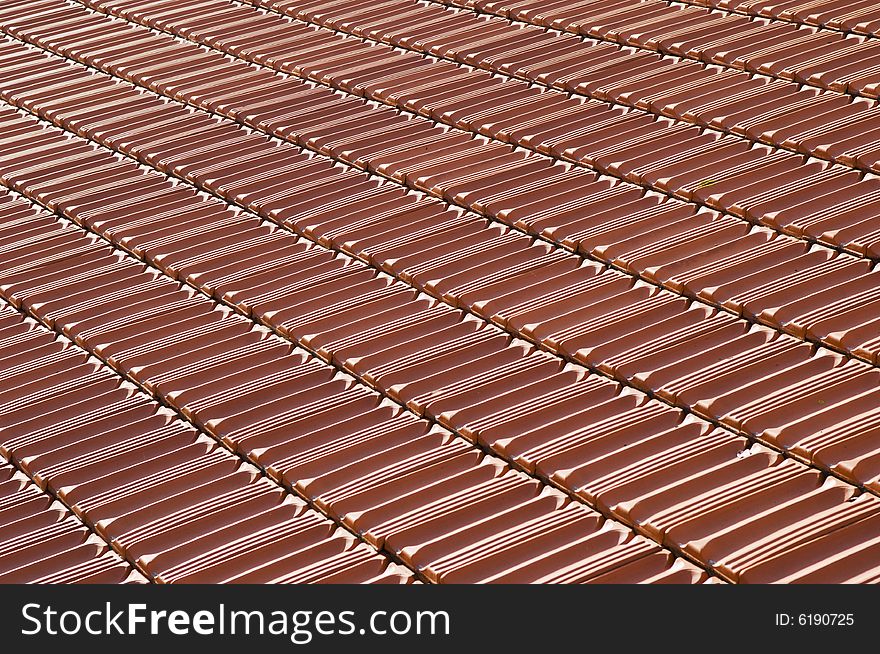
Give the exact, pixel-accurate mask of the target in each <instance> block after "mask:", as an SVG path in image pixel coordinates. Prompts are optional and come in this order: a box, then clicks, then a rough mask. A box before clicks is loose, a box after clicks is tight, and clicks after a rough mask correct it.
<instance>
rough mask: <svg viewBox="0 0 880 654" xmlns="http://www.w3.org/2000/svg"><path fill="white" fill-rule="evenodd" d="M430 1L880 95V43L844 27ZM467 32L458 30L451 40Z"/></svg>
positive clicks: (614, 8) (724, 15) (628, 7)
mask: <svg viewBox="0 0 880 654" xmlns="http://www.w3.org/2000/svg"><path fill="white" fill-rule="evenodd" d="M350 1H351V2H357V0H350ZM800 1H801V2H803V0H800ZM280 2H282V3H283V4H285V5H295V6H301V7H318V8H319V10H322V9H325V8H326V7H325V6H324V5H325V4H326V3H322V2H321V0H313V1H312V2H301V1H300V0H293V2H291V1H290V0H280ZM428 2H429V3H430V4H438V5H442V6H453V7H460V8H463V9H468V10H471V11H473V12H476V13H477V14H488V15H490V16H493V17H494V16H500V17H503V18H504V19H508V20H510V21H516V22H523V23H527V24H530V25H535V26H540V27H543V28H550V29H555V30H561V31H564V32H570V33H574V34H579V35H583V36H585V37H591V38H594V39H600V40H603V41H610V42H612V43H617V44H620V45H623V46H629V47H634V48H638V49H646V50H655V51H658V52H660V53H662V54H666V55H674V56H678V57H682V58H688V59H694V60H697V61H701V62H704V63H708V64H719V65H722V66H725V67H731V68H736V69H740V70H745V71H748V72H751V73H756V74H761V75H770V76H773V77H778V78H780V79H786V80H792V81H795V82H798V83H799V84H809V85H812V86H816V87H819V88H824V89H830V90H833V91H835V92H839V93H851V94H853V95H863V96H866V97H870V98H877V97H878V94H880V67H878V65H877V64H876V62H877V59H878V55H880V43H878V42H877V41H874V40H873V39H871V40H865V39H864V38H862V37H860V36H857V35H847V34H841V33H840V32H838V31H827V30H824V29H819V30H816V29H814V28H809V27H803V26H801V25H796V24H792V23H790V22H778V21H775V20H753V19H752V18H750V17H745V16H739V15H735V14H731V13H728V12H726V11H718V10H715V9H710V8H703V7H692V6H687V5H682V4H680V3H670V2H666V1H664V0H611V1H609V0H592V1H591V2H583V0H567V1H566V2H561V3H552V4H550V5H549V6H548V4H547V3H538V2H535V1H534V0H532V1H530V2H511V1H510V0H428ZM336 4H337V3H333V5H334V6H335V5H336ZM359 5H360V7H361V8H362V9H361V10H362V11H366V9H365V8H366V7H367V5H366V3H365V2H362V1H361V2H359ZM484 18H485V17H484ZM469 22H470V24H471V26H472V27H471V34H472V35H473V34H474V33H475V32H474V31H473V26H476V25H481V24H482V25H483V29H484V30H486V31H489V32H490V33H491V28H492V27H494V26H495V25H497V24H498V21H497V20H495V19H489V20H479V19H477V18H472V19H471V20H470V21H469ZM435 23H436V21H435ZM435 23H427V25H431V27H429V28H428V32H429V33H432V34H434V33H435V31H434V30H433V26H434V24H435ZM447 27H448V26H447ZM461 36H463V35H462V34H455V35H453V36H452V37H450V40H453V39H458V38H460V37H461Z"/></svg>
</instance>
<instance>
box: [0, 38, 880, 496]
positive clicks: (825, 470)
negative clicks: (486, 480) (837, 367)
mask: <svg viewBox="0 0 880 654" xmlns="http://www.w3.org/2000/svg"><path fill="white" fill-rule="evenodd" d="M34 47H37V48H38V49H41V50H45V48H42V47H41V46H34ZM54 56H56V57H59V58H62V59H65V60H67V61H73V60H71V59H69V58H67V57H64V56H62V55H54ZM79 65H82V66H86V67H88V68H93V67H91V66H88V65H87V64H79ZM99 72H100V73H101V74H103V75H108V73H105V72H103V71H99ZM108 76H109V77H112V78H113V79H119V78H116V77H115V76H113V75H108ZM122 81H123V82H124V83H127V84H129V85H131V86H133V87H135V86H136V85H134V84H132V83H131V82H128V81H127V80H122ZM147 92H148V93H150V94H154V95H158V96H159V97H165V98H166V99H167V97H166V96H161V95H160V94H158V93H156V92H154V91H152V90H149V89H147ZM3 102H4V103H5V104H8V105H9V106H10V107H14V108H16V109H17V110H19V111H23V112H27V113H29V114H31V115H33V116H34V117H35V118H36V119H37V120H38V121H39V122H41V123H44V124H46V125H51V126H53V127H55V128H56V129H61V130H62V131H65V132H68V133H71V132H70V131H69V130H66V129H64V128H62V127H59V126H57V125H54V124H53V123H51V122H49V121H47V120H45V119H43V118H41V117H40V116H39V115H38V114H37V113H36V112H35V111H32V110H30V109H28V108H21V107H17V106H16V105H13V104H11V103H8V102H5V101H3ZM173 102H178V103H180V104H186V105H189V106H195V105H192V104H191V103H183V102H180V101H177V100H173ZM196 109H198V110H201V111H205V110H203V109H199V108H198V107H196ZM207 113H210V114H211V115H214V116H215V117H219V118H221V119H223V120H231V119H227V118H225V117H224V116H222V115H219V114H214V113H213V112H207ZM232 122H238V121H232ZM239 124H240V125H242V126H243V127H245V128H248V129H250V128H249V127H248V126H247V125H244V124H243V123H239ZM77 136H79V135H77ZM79 138H83V139H85V140H88V141H89V142H91V143H93V144H94V145H96V146H97V147H99V148H101V149H104V150H108V151H110V152H115V153H117V154H118V155H119V156H121V157H124V158H127V159H131V160H132V161H134V162H136V163H138V164H139V165H142V166H146V165H145V164H141V162H140V161H139V160H138V159H136V158H134V157H133V156H131V155H129V154H127V153H124V152H122V151H119V150H115V149H113V148H109V147H107V146H105V145H103V144H101V143H99V142H97V141H94V140H93V139H91V138H88V137H82V136H80V137H79ZM288 143H289V144H290V145H293V146H294V147H297V148H299V149H301V150H306V149H310V148H306V147H304V146H300V145H298V144H296V143H290V142H288ZM312 152H314V153H316V154H317V155H319V156H321V157H324V158H327V159H331V160H334V161H336V162H337V163H341V164H342V165H344V166H347V167H350V168H352V169H355V170H360V169H358V168H356V167H354V166H351V165H350V164H347V163H345V162H343V161H340V160H336V159H333V158H331V157H327V155H324V154H322V153H320V152H318V151H317V150H312ZM147 167H148V166H147ZM151 169H152V168H151ZM152 170H154V171H155V172H156V173H157V174H159V175H161V176H163V177H165V178H167V179H169V180H172V179H173V180H179V182H180V183H182V184H184V185H186V186H188V187H191V188H193V189H196V190H198V191H200V192H202V193H207V194H209V195H211V196H213V197H216V198H218V199H220V200H221V201H222V202H224V204H227V205H228V206H234V207H236V208H239V209H243V210H244V211H245V212H247V213H248V214H249V215H251V216H253V217H254V218H255V219H257V220H260V221H261V222H263V221H264V220H265V221H268V222H271V223H273V224H275V225H276V226H279V227H281V228H282V229H284V230H285V231H287V232H289V233H291V234H292V235H294V236H295V237H296V236H302V237H303V238H305V240H308V241H311V242H312V243H314V244H315V245H318V246H319V247H320V248H322V249H324V250H328V251H334V252H337V253H339V254H342V255H344V256H346V257H349V258H354V259H357V260H358V261H360V262H361V263H365V264H366V265H367V267H369V268H371V269H372V270H374V271H376V273H377V274H387V275H389V276H390V277H393V278H395V279H397V280H398V281H401V282H402V283H404V284H406V285H407V286H410V287H411V288H413V289H415V290H416V291H421V292H426V293H427V294H429V295H431V296H432V297H435V298H436V296H435V295H433V293H429V292H427V289H425V290H423V289H419V288H418V287H415V286H413V285H412V284H410V283H409V282H406V281H405V280H403V279H401V278H400V277H398V276H397V275H396V274H394V273H388V272H386V271H383V270H379V269H377V268H375V267H374V266H373V265H371V264H369V263H368V262H364V261H363V259H361V258H359V257H356V256H355V257H353V256H352V255H350V254H348V253H345V252H344V251H341V250H337V249H336V248H333V247H327V246H326V245H323V244H321V243H318V242H317V241H316V240H314V239H313V238H311V237H309V236H306V235H305V234H299V233H298V232H296V231H294V230H292V229H291V228H290V227H289V226H288V225H286V224H284V223H279V222H276V221H275V220H274V219H271V218H270V219H263V218H262V217H260V216H259V215H257V214H254V213H253V212H251V210H250V209H249V208H247V207H246V206H243V205H239V204H231V203H229V202H228V201H227V200H226V199H225V198H222V197H221V196H217V195H216V194H215V193H213V192H210V191H206V190H202V189H200V188H199V187H198V186H196V185H194V184H193V183H192V182H190V181H188V180H186V179H185V178H182V177H176V176H172V175H169V174H167V173H163V172H162V171H158V170H155V169H152ZM380 178H381V176H380ZM391 181H392V182H393V183H394V184H395V185H397V186H403V185H402V184H399V183H398V182H397V181H396V180H391ZM404 188H407V187H405V186H404ZM428 195H430V194H428ZM431 197H435V199H436V196H431ZM444 203H445V204H447V205H449V204H453V205H454V206H459V207H460V208H462V209H464V210H465V211H467V212H469V213H472V214H474V215H475V216H479V217H480V218H482V219H484V220H485V219H486V216H484V215H482V214H479V213H477V212H476V211H474V210H472V209H471V208H470V207H468V206H466V205H463V204H462V205H459V204H454V203H449V202H444ZM488 220H489V221H490V222H497V223H498V224H501V225H502V226H504V227H508V228H509V227H510V226H509V225H506V224H504V223H500V222H499V221H496V220H494V219H491V218H489V219H488ZM516 231H520V232H521V230H518V229H517V230H516ZM521 233H524V234H525V235H526V236H528V237H529V238H532V239H534V238H536V237H534V236H532V235H530V234H527V233H525V232H521ZM541 240H542V241H546V242H548V243H549V244H550V245H552V246H554V247H558V248H560V249H563V250H565V251H570V250H568V248H564V247H561V244H556V243H554V242H553V241H549V240H547V239H543V238H542V239H541ZM575 256H578V255H577V254H575ZM138 258H139V257H138ZM585 258H589V259H590V260H592V261H595V262H596V263H599V264H601V265H602V266H605V267H614V268H615V270H618V271H620V272H622V273H624V274H625V275H626V276H628V277H631V278H633V279H634V280H637V279H642V281H645V282H648V283H650V284H651V285H652V286H654V287H656V288H658V289H660V290H662V291H664V292H668V293H672V294H673V295H676V296H678V297H682V298H684V299H686V300H688V301H689V302H691V303H693V302H700V303H701V304H705V305H707V306H708V307H713V308H722V309H723V310H724V311H725V312H726V313H728V314H730V315H732V316H734V317H735V318H737V319H739V320H743V321H744V322H746V323H748V324H751V325H754V324H761V325H762V326H765V327H768V328H770V329H771V330H773V331H776V332H777V333H778V334H780V335H782V336H783V337H785V338H792V339H794V340H797V341H801V342H806V343H810V344H811V345H813V347H814V350H815V349H816V348H817V347H823V348H825V349H828V350H830V351H832V352H835V353H837V354H840V355H842V356H844V357H845V358H847V359H857V360H859V361H861V362H862V363H866V364H868V365H871V366H872V367H877V366H876V365H875V364H873V363H872V362H870V361H867V360H865V359H862V358H860V357H857V356H855V355H852V354H850V353H848V352H845V351H840V350H836V349H835V348H832V347H830V346H829V345H828V344H825V343H817V342H815V341H812V340H807V339H800V338H797V337H795V336H793V335H791V334H788V333H787V332H785V331H783V330H781V329H779V328H776V327H774V326H771V325H764V324H763V323H756V322H752V321H750V320H749V319H747V318H745V317H744V316H741V315H739V314H738V313H736V312H733V311H731V310H730V309H728V308H726V307H722V306H720V305H719V306H716V305H714V304H711V303H708V302H705V301H703V300H702V299H696V298H692V297H689V296H687V295H684V294H680V293H677V292H675V291H671V290H669V289H667V288H665V287H664V286H662V285H661V284H658V283H656V282H653V281H650V280H646V279H643V278H641V277H640V276H639V275H637V274H632V273H630V272H628V271H625V270H624V269H622V268H618V267H615V266H612V265H611V264H609V263H608V262H606V261H603V260H601V259H598V258H594V257H592V256H589V257H585ZM160 272H161V271H160ZM163 274H164V273H163ZM186 283H187V284H189V283H188V282H186ZM194 288H195V287H194ZM439 299H440V301H441V302H443V303H444V304H446V305H447V306H451V307H452V308H453V309H457V310H459V311H462V312H463V313H469V314H471V315H474V316H475V317H476V318H478V319H479V320H480V321H481V322H483V323H486V324H488V325H492V326H493V327H495V328H497V329H499V330H501V331H506V332H507V333H508V334H512V335H514V336H515V337H517V338H520V339H522V340H525V341H527V342H529V343H531V344H533V345H536V346H538V347H539V349H541V350H543V351H545V352H548V353H550V354H552V355H554V356H556V357H558V358H560V359H562V360H563V361H566V362H568V363H574V364H576V365H578V366H580V367H583V368H586V369H588V370H590V371H592V372H595V373H596V374H599V375H601V376H603V377H606V378H607V379H610V380H612V381H614V382H615V383H618V384H621V385H623V386H627V387H629V388H632V389H634V390H636V391H637V392H638V393H640V394H643V395H646V396H647V397H648V398H651V399H656V400H658V401H660V402H662V403H664V404H667V405H668V406H670V407H673V408H675V409H678V410H680V411H682V412H683V413H684V414H686V415H687V414H691V415H694V416H695V417H696V418H698V419H700V420H703V421H705V422H709V423H711V424H713V425H715V426H717V427H720V428H722V429H725V430H726V431H728V432H730V433H733V434H735V435H737V436H741V437H746V438H748V439H749V440H752V441H753V442H757V443H760V444H762V445H764V446H766V447H769V448H770V449H772V450H774V451H776V452H778V453H780V454H782V455H783V456H784V457H786V458H792V459H794V460H796V461H798V462H800V463H802V464H804V465H806V466H808V467H810V468H812V469H815V470H819V471H821V472H822V473H823V474H826V475H831V476H834V477H836V478H838V479H840V480H841V481H843V482H845V483H846V484H848V485H851V486H853V487H855V488H857V489H859V490H860V491H863V492H868V493H871V494H875V495H878V496H880V491H878V492H875V491H873V490H871V489H869V488H866V487H865V486H864V485H863V484H857V483H854V482H853V481H851V480H849V479H846V478H845V477H844V476H842V475H841V474H840V473H837V472H836V471H834V470H832V469H830V468H826V467H823V466H819V465H816V464H814V463H813V462H812V461H810V460H809V459H807V458H806V457H802V456H800V455H798V454H796V453H793V452H791V451H789V450H786V449H785V448H782V447H780V446H778V445H775V444H773V443H770V442H764V441H762V440H761V439H760V438H759V437H758V436H755V435H752V434H749V433H745V432H740V431H738V430H736V429H734V428H733V427H730V426H729V425H726V424H725V423H723V422H721V421H719V420H717V419H713V418H709V417H705V416H702V415H699V414H696V413H694V412H693V411H692V409H691V407H689V406H682V405H678V404H675V403H673V402H671V401H669V400H666V399H665V398H663V397H661V396H658V395H656V394H655V393H654V392H652V391H650V390H644V389H641V388H638V387H636V386H633V385H632V384H631V383H629V382H628V381H624V380H621V379H618V378H617V377H614V376H613V375H610V374H608V373H606V372H605V371H603V370H601V369H600V368H598V367H596V366H594V365H592V364H589V363H585V362H581V361H578V360H575V359H573V358H570V357H567V356H565V355H562V354H559V353H557V352H555V351H554V350H551V349H549V348H548V347H547V346H546V345H544V344H542V343H537V342H535V341H534V340H532V339H531V338H529V337H526V336H525V335H521V334H519V333H515V332H510V331H509V330H507V329H506V328H501V327H499V326H498V325H497V324H495V323H494V322H492V321H489V320H486V319H485V318H483V317H482V316H479V315H477V314H474V313H473V312H472V311H471V310H470V309H469V308H462V307H459V306H453V305H451V304H450V303H449V302H448V301H446V300H444V299H442V298H439ZM212 300H213V301H215V302H216V301H217V300H214V299H213V298H212ZM224 305H225V304H224ZM225 306H232V305H225ZM234 310H236V311H237V312H240V311H238V309H237V308H235V309H234ZM243 315H244V314H243ZM251 319H252V320H254V321H257V319H256V318H251ZM257 322H258V324H262V325H264V326H267V327H268V325H265V323H263V322H262V321H261V320H260V321H257ZM270 329H272V331H275V330H274V328H270ZM284 338H285V340H289V339H287V337H284ZM301 347H303V349H307V350H308V348H306V347H305V346H301ZM315 354H316V356H318V357H319V358H321V359H322V360H323V357H321V356H320V355H318V354H317V353H315ZM345 372H346V374H351V373H350V372H348V371H345ZM364 383H365V384H366V385H367V386H369V387H371V388H374V389H375V388H376V387H374V386H373V385H372V384H370V383H369V382H367V381H365V380H364ZM380 392H381V391H380ZM389 398H390V396H389ZM390 399H392V400H393V399H394V398H390ZM394 401H395V402H396V403H398V404H401V403H400V402H397V401H396V400H394ZM405 408H406V409H407V410H408V411H411V410H410V409H409V408H408V407H405ZM420 417H421V416H420ZM462 438H464V437H463V436H462ZM465 440H467V441H468V442H471V441H469V440H468V439H467V438H465ZM496 456H497V455H496ZM501 458H504V457H501ZM505 460H506V459H505Z"/></svg>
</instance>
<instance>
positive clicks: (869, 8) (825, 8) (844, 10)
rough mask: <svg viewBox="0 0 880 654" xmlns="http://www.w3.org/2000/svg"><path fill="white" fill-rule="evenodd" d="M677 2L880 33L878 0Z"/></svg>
mask: <svg viewBox="0 0 880 654" xmlns="http://www.w3.org/2000/svg"><path fill="white" fill-rule="evenodd" d="M675 2H678V3H679V4H687V5H696V6H699V7H711V8H713V9H721V10H723V11H725V12H730V13H735V14H742V15H744V16H754V17H759V18H772V19H774V20H784V21H788V22H792V23H797V24H799V25H811V26H815V27H821V28H824V29H829V30H837V31H840V32H848V33H853V34H863V35H865V36H878V35H880V7H878V6H877V3H876V2H874V0H675Z"/></svg>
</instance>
